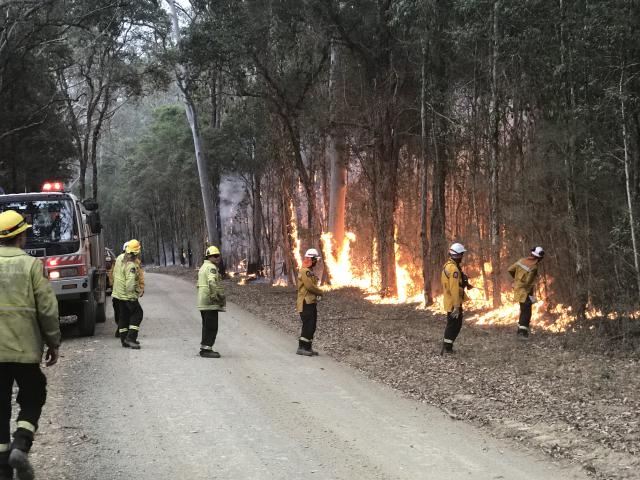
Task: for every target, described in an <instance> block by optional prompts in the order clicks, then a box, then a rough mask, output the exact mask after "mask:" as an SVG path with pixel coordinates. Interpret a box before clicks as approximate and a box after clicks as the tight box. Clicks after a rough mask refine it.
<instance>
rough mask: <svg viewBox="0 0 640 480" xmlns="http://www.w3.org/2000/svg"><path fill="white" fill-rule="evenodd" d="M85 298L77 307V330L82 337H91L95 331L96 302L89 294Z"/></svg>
mask: <svg viewBox="0 0 640 480" xmlns="http://www.w3.org/2000/svg"><path fill="white" fill-rule="evenodd" d="M89 297H90V298H89V299H87V300H83V301H82V302H80V304H79V308H78V330H79V333H80V335H81V336H83V337H93V334H94V333H95V331H96V309H97V306H98V304H97V303H96V300H95V299H94V298H93V295H90V296H89Z"/></svg>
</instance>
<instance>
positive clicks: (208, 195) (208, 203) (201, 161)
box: [167, 0, 220, 244]
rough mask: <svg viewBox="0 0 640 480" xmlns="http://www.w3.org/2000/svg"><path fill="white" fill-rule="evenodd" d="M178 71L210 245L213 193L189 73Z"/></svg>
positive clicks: (174, 17)
mask: <svg viewBox="0 0 640 480" xmlns="http://www.w3.org/2000/svg"><path fill="white" fill-rule="evenodd" d="M167 1H168V3H169V8H170V10H171V22H172V26H173V29H172V32H173V40H174V42H175V45H176V48H179V43H180V27H179V25H178V12H177V10H176V5H175V0H167ZM178 71H179V72H180V73H179V74H177V75H176V79H177V82H178V86H179V87H180V91H181V97H182V102H183V103H184V108H185V112H186V114H187V120H188V121H189V126H190V127H191V134H192V136H193V147H194V149H195V154H196V163H197V165H198V176H199V179H200V191H201V194H202V204H203V206H204V216H205V222H206V227H207V240H208V242H209V243H210V244H211V243H212V242H215V241H216V240H219V238H220V237H219V233H218V229H217V222H216V218H215V206H214V202H213V192H212V189H211V179H210V178H209V172H208V168H207V159H206V158H205V156H204V151H203V150H202V139H201V135H200V125H199V123H198V115H197V112H196V108H195V105H194V103H193V101H192V99H191V96H190V92H189V88H188V85H187V84H188V81H189V71H188V69H187V67H186V66H185V65H182V64H179V65H178Z"/></svg>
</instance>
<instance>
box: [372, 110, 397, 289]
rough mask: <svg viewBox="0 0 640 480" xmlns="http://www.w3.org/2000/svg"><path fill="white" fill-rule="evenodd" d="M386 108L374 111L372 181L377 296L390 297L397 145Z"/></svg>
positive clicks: (394, 285)
mask: <svg viewBox="0 0 640 480" xmlns="http://www.w3.org/2000/svg"><path fill="white" fill-rule="evenodd" d="M388 109H389V107H388V106H386V108H385V111H384V112H379V113H378V125H377V127H378V131H377V135H376V137H377V138H376V151H375V153H374V167H375V178H376V181H375V183H374V185H373V192H374V195H375V198H376V202H375V207H376V208H375V212H376V238H377V246H378V252H377V253H378V262H379V266H380V295H381V296H382V297H394V296H395V295H397V293H398V286H397V283H396V258H395V219H394V214H395V210H396V201H397V191H398V146H397V145H396V142H395V138H394V132H393V124H392V119H391V115H390V112H389V110H388Z"/></svg>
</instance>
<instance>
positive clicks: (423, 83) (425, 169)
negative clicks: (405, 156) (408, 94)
mask: <svg viewBox="0 0 640 480" xmlns="http://www.w3.org/2000/svg"><path fill="white" fill-rule="evenodd" d="M426 63H427V47H426V45H423V46H422V65H421V70H420V155H421V156H422V188H421V198H420V240H421V242H422V281H423V294H424V303H425V305H431V304H432V303H433V292H432V289H431V274H430V271H431V269H430V260H429V237H428V235H427V228H428V225H427V215H428V211H427V201H428V198H427V197H428V192H429V159H428V153H427V145H428V137H427V98H426V95H427V65H426Z"/></svg>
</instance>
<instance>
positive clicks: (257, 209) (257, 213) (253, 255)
mask: <svg viewBox="0 0 640 480" xmlns="http://www.w3.org/2000/svg"><path fill="white" fill-rule="evenodd" d="M261 178H262V176H261V174H260V172H259V171H257V172H255V173H254V174H253V178H252V181H251V199H252V202H251V213H252V215H251V219H252V221H251V249H250V254H249V263H248V265H247V273H249V274H252V273H253V274H256V275H258V276H264V272H263V267H262V249H261V247H260V243H261V242H260V240H261V238H262V193H261V187H260V184H261Z"/></svg>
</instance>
